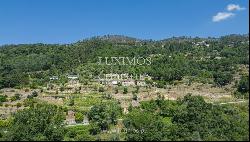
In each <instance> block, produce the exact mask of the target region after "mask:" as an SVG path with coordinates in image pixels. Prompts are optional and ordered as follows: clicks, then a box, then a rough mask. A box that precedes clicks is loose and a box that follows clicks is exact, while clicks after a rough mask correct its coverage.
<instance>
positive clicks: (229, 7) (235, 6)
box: [227, 4, 245, 11]
mask: <svg viewBox="0 0 250 142" xmlns="http://www.w3.org/2000/svg"><path fill="white" fill-rule="evenodd" d="M227 10H228V11H234V10H245V8H244V7H240V5H238V4H229V5H227Z"/></svg>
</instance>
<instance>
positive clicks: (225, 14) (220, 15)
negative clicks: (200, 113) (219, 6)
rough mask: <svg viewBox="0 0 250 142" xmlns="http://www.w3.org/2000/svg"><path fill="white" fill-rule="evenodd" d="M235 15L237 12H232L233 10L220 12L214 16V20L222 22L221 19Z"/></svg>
mask: <svg viewBox="0 0 250 142" xmlns="http://www.w3.org/2000/svg"><path fill="white" fill-rule="evenodd" d="M234 15H235V14H234V13H231V12H219V13H217V14H216V15H215V16H213V22H220V21H222V20H226V19H228V18H230V17H232V16H234Z"/></svg>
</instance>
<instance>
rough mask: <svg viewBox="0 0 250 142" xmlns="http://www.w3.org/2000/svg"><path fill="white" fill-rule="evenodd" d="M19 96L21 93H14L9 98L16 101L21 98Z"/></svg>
mask: <svg viewBox="0 0 250 142" xmlns="http://www.w3.org/2000/svg"><path fill="white" fill-rule="evenodd" d="M20 96H21V94H15V95H14V96H12V97H11V98H10V100H11V101H12V102H13V101H16V100H20V99H21V98H20Z"/></svg>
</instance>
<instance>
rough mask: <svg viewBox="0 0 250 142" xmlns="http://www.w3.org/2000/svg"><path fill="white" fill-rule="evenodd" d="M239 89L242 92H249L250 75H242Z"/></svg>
mask: <svg viewBox="0 0 250 142" xmlns="http://www.w3.org/2000/svg"><path fill="white" fill-rule="evenodd" d="M237 91H239V92H240V93H247V92H249V76H242V77H241V80H240V82H239V85H238V88H237Z"/></svg>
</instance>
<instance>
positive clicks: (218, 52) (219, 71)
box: [0, 35, 249, 88]
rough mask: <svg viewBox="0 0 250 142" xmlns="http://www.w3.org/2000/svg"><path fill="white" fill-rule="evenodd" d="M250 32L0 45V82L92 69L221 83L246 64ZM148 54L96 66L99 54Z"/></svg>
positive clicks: (37, 80) (14, 83)
mask: <svg viewBox="0 0 250 142" xmlns="http://www.w3.org/2000/svg"><path fill="white" fill-rule="evenodd" d="M248 38H249V36H248V35H229V36H224V37H221V38H206V39H204V38H198V37H197V38H189V37H179V38H170V39H166V40H161V41H153V40H138V39H135V38H130V37H125V36H118V35H113V36H112V35H108V36H103V37H94V38H90V39H86V40H83V41H79V42H77V43H73V44H66V45H56V44H21V45H5V46H2V47H1V48H0V88H4V87H21V86H27V85H30V84H31V83H33V84H35V85H44V83H45V82H46V81H48V80H49V77H50V76H53V75H57V76H64V75H65V74H80V75H81V77H80V78H86V77H84V75H89V73H91V74H92V75H93V76H96V75H98V74H99V73H100V72H101V71H103V72H104V73H110V72H113V73H124V72H126V73H130V74H133V73H137V74H145V73H146V74H149V75H150V76H152V78H153V80H154V81H156V82H157V84H158V87H164V85H165V84H168V83H170V84H171V83H172V82H173V81H174V80H181V79H182V78H183V77H184V76H189V77H191V78H192V80H196V81H202V82H209V83H214V84H216V85H218V86H223V85H226V84H228V83H230V81H231V80H232V77H233V74H235V73H236V72H237V71H238V70H239V69H240V66H242V65H244V66H248V65H249V55H248V54H249V39H248ZM99 56H101V57H111V56H123V57H151V58H152V64H151V65H150V66H147V65H142V66H124V65H120V66H118V65H116V66H112V67H110V66H105V65H104V66H100V65H97V61H98V57H99Z"/></svg>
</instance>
